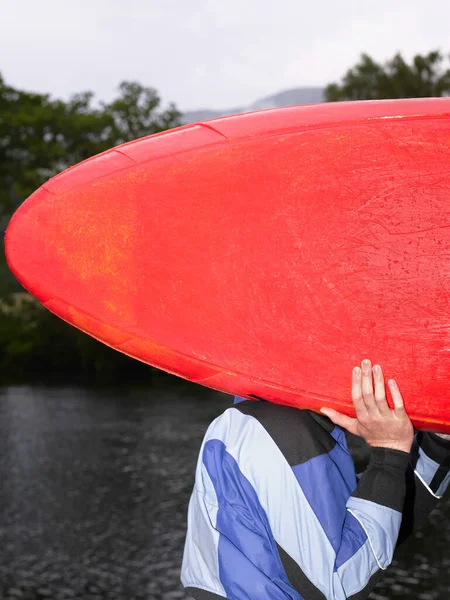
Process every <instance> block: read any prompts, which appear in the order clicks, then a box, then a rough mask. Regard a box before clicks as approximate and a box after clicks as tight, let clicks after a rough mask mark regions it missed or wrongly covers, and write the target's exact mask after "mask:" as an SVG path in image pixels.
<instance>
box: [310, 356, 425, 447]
mask: <svg viewBox="0 0 450 600" xmlns="http://www.w3.org/2000/svg"><path fill="white" fill-rule="evenodd" d="M361 366H362V379H361V369H360V368H359V367H355V368H354V369H353V376H352V400H353V404H354V406H355V410H356V419H352V418H351V417H347V416H346V415H343V414H341V413H339V412H337V411H336V410H334V409H332V408H322V409H321V412H322V413H323V414H324V415H326V416H327V417H329V418H330V419H331V420H332V421H333V423H335V424H336V425H339V426H340V427H344V428H345V429H347V430H348V431H350V433H353V434H355V435H359V436H360V437H362V438H364V439H365V440H366V442H367V443H368V444H369V445H370V446H374V447H378V448H391V449H392V450H402V451H403V452H408V453H409V452H410V451H411V446H412V443H413V440H414V428H413V425H412V423H411V421H410V419H409V417H408V415H407V414H406V411H405V407H404V404H403V398H402V395H401V394H400V390H399V389H398V387H397V384H396V383H395V381H394V380H393V379H391V380H389V387H390V391H391V395H392V399H393V401H394V410H391V409H390V408H389V405H388V403H387V402H386V391H385V387H384V377H383V372H382V370H381V367H380V366H379V365H375V367H374V369H373V376H374V380H375V394H374V390H373V384H372V369H371V362H370V360H367V359H366V360H363V361H362V363H361ZM377 367H378V369H379V372H377Z"/></svg>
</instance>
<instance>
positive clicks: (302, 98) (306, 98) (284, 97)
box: [181, 87, 324, 124]
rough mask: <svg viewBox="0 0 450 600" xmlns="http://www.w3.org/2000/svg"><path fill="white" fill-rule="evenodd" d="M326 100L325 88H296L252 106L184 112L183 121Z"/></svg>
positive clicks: (259, 101)
mask: <svg viewBox="0 0 450 600" xmlns="http://www.w3.org/2000/svg"><path fill="white" fill-rule="evenodd" d="M323 101H324V89H323V88H318V87H307V88H306V87H304V88H294V89H292V90H285V91H284V92H279V93H278V94H275V95H274V96H267V98H261V99H260V100H257V101H256V102H254V103H253V104H250V106H240V107H237V108H229V109H224V110H209V109H206V108H205V109H199V110H189V111H187V112H185V113H184V114H183V117H182V119H181V120H182V122H183V123H184V124H187V123H195V122H197V121H205V120H207V119H215V118H216V117H224V116H225V115H234V114H238V113H244V112H251V111H252V110H264V109H266V108H280V107H282V106H294V105H296V104H316V103H317V102H323Z"/></svg>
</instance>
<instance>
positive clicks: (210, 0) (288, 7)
mask: <svg viewBox="0 0 450 600" xmlns="http://www.w3.org/2000/svg"><path fill="white" fill-rule="evenodd" d="M449 24H450V0H434V2H432V3H430V2H424V1H423V0H316V1H315V0H308V1H305V0H0V72H1V73H2V75H3V77H4V78H5V79H6V81H7V82H8V83H9V84H11V85H14V86H17V87H20V88H22V89H27V90H33V91H41V92H49V93H51V94H52V95H54V96H59V97H62V98H67V97H68V96H70V94H72V93H75V92H79V91H84V90H92V91H94V92H95V94H96V96H97V97H98V98H100V99H104V100H110V99H111V98H112V97H113V96H114V93H115V88H116V86H117V85H118V83H119V82H120V81H122V80H124V79H129V80H130V79H132V80H138V81H139V82H141V83H143V84H145V85H149V86H152V87H155V88H156V89H157V90H158V91H159V93H160V95H161V96H162V98H163V100H164V102H172V101H173V102H175V104H176V105H177V106H178V107H179V108H180V109H181V110H188V109H196V108H216V109H221V108H227V107H233V106H240V105H247V104H250V103H252V102H253V101H255V100H257V99H258V98H261V97H264V96H267V95H271V94H273V93H275V92H278V91H282V90H284V89H288V88H293V87H301V86H311V85H325V84H327V83H329V82H331V81H335V80H339V79H340V78H341V76H342V75H343V74H344V73H345V71H346V70H347V69H348V68H349V67H351V66H353V65H354V64H355V63H356V62H357V60H358V58H359V56H360V54H361V53H362V52H367V53H369V54H370V55H372V56H373V57H374V58H375V59H377V60H380V61H384V60H386V59H388V58H390V57H392V56H393V55H394V54H395V53H396V52H397V51H401V52H402V53H403V55H404V56H405V57H406V58H408V59H409V58H411V57H412V56H413V55H414V54H415V53H425V52H429V51H431V50H433V49H437V48H439V49H441V50H442V51H444V52H445V53H447V52H450V41H449V35H448V29H449Z"/></svg>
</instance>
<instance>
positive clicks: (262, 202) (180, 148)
mask: <svg viewBox="0 0 450 600" xmlns="http://www.w3.org/2000/svg"><path fill="white" fill-rule="evenodd" d="M449 202H450V99H448V98H447V99H421V100H398V101H377V102H356V103H340V104H320V105H313V106H311V105H310V106H299V107H294V108H285V109H277V110H269V111H262V112H257V113H250V114H245V115H238V116H233V117H226V118H222V119H216V120H213V121H208V122H205V123H197V124H193V125H187V126H185V127H181V128H179V129H175V130H172V131H169V132H164V133H162V134H157V135H154V136H150V137H148V138H144V139H141V140H137V141H135V142H131V143H128V144H124V145H122V146H119V147H117V148H114V149H112V150H109V151H108V152H105V153H103V154H100V155H98V156H95V157H93V158H91V159H89V160H87V161H85V162H83V163H81V164H79V165H76V166H75V167H72V168H70V169H68V170H67V171H65V172H63V173H61V174H59V175H57V176H56V177H54V178H53V179H51V180H50V181H48V182H47V183H46V184H44V185H43V186H42V187H41V188H39V189H38V190H37V191H36V192H35V193H34V194H33V195H32V196H31V197H30V198H29V199H28V200H26V201H25V202H24V204H23V205H22V206H21V207H20V208H19V209H18V210H17V212H16V213H15V215H14V216H13V218H12V220H11V223H10V225H9V227H8V230H7V235H6V253H7V259H8V262H9V265H10V267H11V269H12V271H13V273H14V274H15V276H16V277H17V278H18V279H19V281H20V282H21V283H22V285H23V286H25V288H26V289H28V290H29V291H30V292H31V293H32V294H33V295H34V296H35V297H36V298H38V299H39V300H40V301H41V302H42V303H43V304H44V305H45V306H46V307H47V308H48V309H49V310H50V311H52V312H53V313H54V314H56V315H58V317H60V318H61V319H64V320H65V321H67V322H68V323H70V324H72V325H74V326H75V327H78V328H79V329H81V330H83V331H85V332H86V333H88V334H89V335H91V336H93V337H95V338H97V339H98V340H100V341H102V342H104V343H105V344H108V345H109V346H111V347H113V348H116V349H117V350H119V351H120V352H124V353H126V354H128V355H130V356H133V357H135V358H137V359H139V360H142V361H144V362H146V363H149V364H151V365H154V366H155V367H158V368H160V369H163V370H165V371H168V372H170V373H173V374H175V375H178V376H180V377H183V378H186V379H189V380H191V381H194V382H198V383H200V384H202V385H206V386H208V387H211V388H214V389H217V390H221V391H224V392H228V393H230V394H236V395H240V396H243V397H247V398H251V397H255V396H256V397H260V398H264V399H267V400H270V401H273V402H279V403H284V404H289V405H294V406H298V407H301V408H309V409H313V410H318V409H319V408H320V407H321V406H329V407H333V408H335V409H338V410H341V411H343V412H346V413H347V414H353V408H352V402H351V393H350V389H351V373H352V368H353V367H354V366H355V365H359V364H360V363H361V360H362V359H363V358H370V359H371V360H372V363H373V364H377V363H378V364H380V365H381V366H382V368H383V370H384V375H385V380H386V381H387V379H389V378H391V377H392V378H395V379H396V381H397V382H398V385H399V387H400V390H401V391H402V394H403V397H404V400H405V405H406V408H407V410H408V412H409V414H410V416H411V418H412V419H413V422H414V424H415V425H416V427H419V428H427V429H433V430H437V431H441V432H450V410H449V407H450V402H449V394H450V390H449V379H450V337H449V329H450V325H449V322H450V319H449V317H450V278H449V276H448V275H449V270H450V267H449V266H448V257H449V255H450V203H449ZM389 401H390V398H389Z"/></svg>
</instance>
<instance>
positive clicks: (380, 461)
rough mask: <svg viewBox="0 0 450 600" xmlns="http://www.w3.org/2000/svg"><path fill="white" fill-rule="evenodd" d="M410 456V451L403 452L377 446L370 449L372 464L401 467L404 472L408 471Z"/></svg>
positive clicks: (394, 467)
mask: <svg viewBox="0 0 450 600" xmlns="http://www.w3.org/2000/svg"><path fill="white" fill-rule="evenodd" d="M409 458H410V454H409V452H403V451H402V450H392V449H391V448H377V447H373V446H372V447H371V449H370V463H371V464H372V463H373V464H377V465H386V466H388V467H392V468H393V469H401V470H402V471H403V472H405V471H406V468H407V466H408V463H409Z"/></svg>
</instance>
